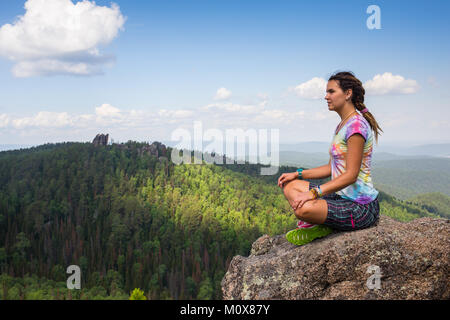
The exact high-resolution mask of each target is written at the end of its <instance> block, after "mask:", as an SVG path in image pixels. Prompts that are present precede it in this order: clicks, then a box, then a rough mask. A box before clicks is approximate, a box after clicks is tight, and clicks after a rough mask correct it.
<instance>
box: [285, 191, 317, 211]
mask: <svg viewBox="0 0 450 320" xmlns="http://www.w3.org/2000/svg"><path fill="white" fill-rule="evenodd" d="M313 199H314V196H313V194H312V193H311V192H309V191H308V192H300V193H299V194H298V195H297V196H295V198H294V199H292V200H291V203H290V205H291V207H292V209H294V211H295V210H297V209H298V208H301V207H302V206H303V205H304V204H305V202H306V201H309V200H313Z"/></svg>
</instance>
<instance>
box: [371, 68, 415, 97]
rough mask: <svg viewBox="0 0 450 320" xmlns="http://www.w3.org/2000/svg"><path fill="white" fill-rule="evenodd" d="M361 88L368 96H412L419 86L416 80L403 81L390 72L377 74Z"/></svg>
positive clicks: (403, 79) (400, 77)
mask: <svg viewBox="0 0 450 320" xmlns="http://www.w3.org/2000/svg"><path fill="white" fill-rule="evenodd" d="M363 86H364V89H365V90H366V94H368V95H385V94H412V93H416V92H417V90H419V84H418V83H417V81H416V80H411V79H405V78H404V77H402V76H400V75H393V74H392V73H390V72H385V73H383V74H382V75H380V74H377V75H376V76H374V77H373V78H372V79H371V80H368V81H367V82H366V83H364V85H363Z"/></svg>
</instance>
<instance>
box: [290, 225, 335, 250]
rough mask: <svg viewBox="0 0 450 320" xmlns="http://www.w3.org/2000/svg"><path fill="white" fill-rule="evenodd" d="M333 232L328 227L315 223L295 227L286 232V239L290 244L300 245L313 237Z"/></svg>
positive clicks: (320, 236)
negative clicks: (303, 226) (305, 226)
mask: <svg viewBox="0 0 450 320" xmlns="http://www.w3.org/2000/svg"><path fill="white" fill-rule="evenodd" d="M332 232H333V229H331V228H330V227H327V226H324V225H321V224H316V225H313V226H311V227H307V228H297V229H295V230H291V231H289V232H288V233H286V239H287V241H289V242H290V243H292V244H295V245H297V246H301V245H304V244H307V243H309V242H311V241H313V240H314V239H317V238H322V237H325V236H327V235H329V234H330V233H332Z"/></svg>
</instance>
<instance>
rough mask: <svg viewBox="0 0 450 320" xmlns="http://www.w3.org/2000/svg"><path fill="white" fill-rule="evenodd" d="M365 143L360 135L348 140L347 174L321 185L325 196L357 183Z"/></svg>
mask: <svg viewBox="0 0 450 320" xmlns="http://www.w3.org/2000/svg"><path fill="white" fill-rule="evenodd" d="M364 142H365V140H364V138H363V136H362V135H360V134H359V133H358V134H354V135H352V136H351V137H350V138H348V140H347V148H348V149H347V157H346V168H345V172H344V173H343V174H341V175H340V176H339V177H337V178H336V179H333V180H331V181H328V182H327V183H324V184H322V185H320V190H322V194H323V195H326V194H330V193H333V192H336V191H339V190H341V189H344V188H345V187H347V186H349V185H351V184H353V183H355V182H356V180H357V179H358V174H359V171H360V169H361V162H362V158H363V152H364ZM303 172H304V171H303ZM302 176H303V174H302Z"/></svg>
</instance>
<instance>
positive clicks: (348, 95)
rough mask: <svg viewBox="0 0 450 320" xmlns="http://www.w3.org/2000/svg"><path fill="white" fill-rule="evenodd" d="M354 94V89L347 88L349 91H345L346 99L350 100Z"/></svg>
mask: <svg viewBox="0 0 450 320" xmlns="http://www.w3.org/2000/svg"><path fill="white" fill-rule="evenodd" d="M352 94H353V90H352V89H347V91H345V95H346V96H345V100H346V101H348V100H350V99H351V98H352Z"/></svg>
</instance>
